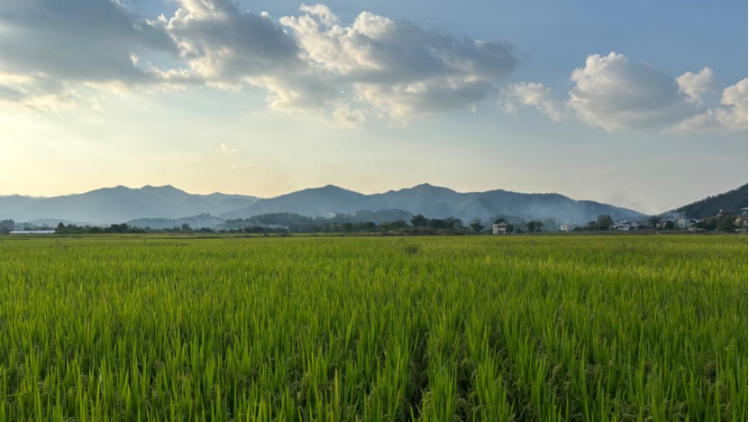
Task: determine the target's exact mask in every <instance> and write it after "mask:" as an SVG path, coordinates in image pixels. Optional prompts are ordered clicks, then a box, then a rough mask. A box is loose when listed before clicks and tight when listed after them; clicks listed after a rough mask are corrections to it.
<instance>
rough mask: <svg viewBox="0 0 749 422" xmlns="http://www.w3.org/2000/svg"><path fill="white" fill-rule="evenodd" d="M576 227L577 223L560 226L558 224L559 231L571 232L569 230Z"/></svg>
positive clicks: (573, 229)
mask: <svg viewBox="0 0 749 422" xmlns="http://www.w3.org/2000/svg"><path fill="white" fill-rule="evenodd" d="M576 228H577V224H562V225H561V226H559V231H560V232H571V231H575V229H576Z"/></svg>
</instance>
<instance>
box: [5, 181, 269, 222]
mask: <svg viewBox="0 0 749 422" xmlns="http://www.w3.org/2000/svg"><path fill="white" fill-rule="evenodd" d="M257 199H258V198H256V197H253V196H246V195H227V194H223V193H213V194H210V195H194V194H189V193H187V192H185V191H183V190H180V189H177V188H175V187H172V186H144V187H142V188H140V189H132V188H127V187H124V186H117V187H114V188H104V189H97V190H93V191H90V192H86V193H81V194H75V195H65V196H55V197H49V198H35V197H29V196H21V195H11V196H0V219H4V218H11V219H13V220H15V221H32V220H40V219H61V220H71V221H83V222H87V223H91V224H109V223H122V222H126V221H129V220H133V219H137V218H181V217H188V216H193V215H198V214H211V215H220V214H223V213H226V212H228V211H231V210H234V209H238V208H243V207H246V206H248V205H250V204H252V203H254V202H255V201H257Z"/></svg>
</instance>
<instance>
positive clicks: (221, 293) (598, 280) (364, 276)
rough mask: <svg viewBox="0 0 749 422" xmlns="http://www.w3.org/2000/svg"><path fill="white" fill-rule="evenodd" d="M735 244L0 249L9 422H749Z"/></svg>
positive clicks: (580, 241) (232, 243) (445, 241)
mask: <svg viewBox="0 0 749 422" xmlns="http://www.w3.org/2000/svg"><path fill="white" fill-rule="evenodd" d="M747 276H748V274H747V241H746V237H745V236H727V235H725V236H678V235H674V236H669V235H658V236H637V235H627V236H528V237H522V236H519V237H512V236H510V237H441V238H437V237H425V238H378V237H367V238H353V237H342V238H324V237H320V238H313V237H307V238H297V237H293V238H263V237H255V238H237V237H225V238H220V237H219V238H216V237H214V238H198V237H195V238H192V237H189V236H179V237H169V236H148V235H146V236H140V237H139V236H123V237H107V236H101V237H81V238H62V237H60V238H53V239H51V238H38V239H37V238H32V239H29V238H8V237H4V238H0V422H4V421H8V422H10V421H13V422H15V421H22V422H23V421H60V422H62V421H66V422H68V421H78V422H83V421H86V422H94V421H97V422H98V421H108V422H109V421H111V422H115V421H144V422H145V421H225V422H230V421H231V422H239V421H289V422H291V421H331V422H332V421H406V420H411V421H439V422H443V421H449V422H453V421H643V422H644V421H653V422H655V421H746V420H747V396H748V393H749V391H748V390H747V369H748V368H747V281H746V280H747Z"/></svg>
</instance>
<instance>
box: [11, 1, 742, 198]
mask: <svg viewBox="0 0 749 422" xmlns="http://www.w3.org/2000/svg"><path fill="white" fill-rule="evenodd" d="M300 6H301V3H299V2H292V1H286V0H283V1H277V0H276V1H267V0H249V1H246V0H243V1H240V2H235V3H229V2H227V1H226V0H173V1H167V2H162V1H147V0H135V1H134V0H123V1H122V3H121V4H115V3H112V2H111V1H110V0H61V1H52V0H23V1H22V0H9V2H7V3H6V4H4V5H0V147H2V149H3V151H4V154H3V155H2V156H0V194H11V193H22V194H33V195H57V194H65V193H73V192H81V191H85V190H90V189H94V188H98V187H102V186H112V185H120V184H122V185H128V186H141V185H145V184H172V185H175V186H178V187H180V188H182V189H185V190H187V191H190V192H196V193H206V192H212V191H224V192H235V193H246V194H253V195H259V196H274V195H278V194H282V193H286V192H289V191H293V190H298V189H303V188H306V187H313V186H321V185H325V184H336V185H339V186H342V187H346V188H349V189H353V190H358V191H362V192H366V193H371V192H380V191H385V190H389V189H397V188H402V187H408V186H412V185H415V184H418V183H422V182H429V183H432V184H436V185H443V186H447V187H451V188H454V189H456V190H460V191H473V190H489V189H507V190H513V191H521V192H559V193H562V194H565V195H568V196H570V197H573V198H576V199H593V200H599V201H603V202H609V203H613V204H615V205H621V206H626V207H632V208H635V209H638V210H640V211H644V212H658V211H664V210H667V209H670V208H673V207H675V206H679V205H682V204H683V203H686V202H691V201H693V200H696V199H700V198H702V197H704V196H707V195H710V194H715V193H718V192H722V191H725V190H728V189H732V188H734V187H737V186H739V185H740V184H743V183H746V180H747V160H746V157H747V111H746V108H747V103H746V101H747V100H746V92H747V81H746V77H747V67H746V66H745V63H747V41H746V37H745V35H746V33H747V24H746V22H747V21H746V19H745V17H746V16H747V3H746V2H741V1H726V2H719V3H712V4H711V3H707V2H696V1H679V2H677V1H659V2H646V1H633V2H613V1H595V2H594V1H575V2H559V1H532V2H530V1H461V2H444V1H429V2H427V1H391V0H382V1H362V0H359V1H347V2H343V1H328V2H325V3H324V5H319V6H315V5H313V4H311V3H310V4H308V5H307V6H306V7H304V8H302V9H300ZM261 12H267V14H262V15H261ZM365 12H368V13H365ZM159 16H163V17H162V18H159Z"/></svg>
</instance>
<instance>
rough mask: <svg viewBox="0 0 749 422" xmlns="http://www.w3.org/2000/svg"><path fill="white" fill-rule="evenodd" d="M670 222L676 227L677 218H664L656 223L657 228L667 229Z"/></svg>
mask: <svg viewBox="0 0 749 422" xmlns="http://www.w3.org/2000/svg"><path fill="white" fill-rule="evenodd" d="M668 223H672V224H673V225H674V227H676V220H674V219H673V218H664V219H661V220H658V224H656V225H655V228H656V229H661V230H662V229H665V228H666V225H667V224H668Z"/></svg>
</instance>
